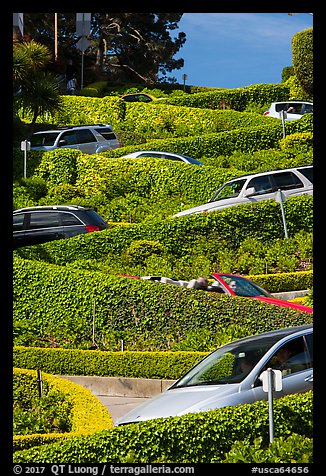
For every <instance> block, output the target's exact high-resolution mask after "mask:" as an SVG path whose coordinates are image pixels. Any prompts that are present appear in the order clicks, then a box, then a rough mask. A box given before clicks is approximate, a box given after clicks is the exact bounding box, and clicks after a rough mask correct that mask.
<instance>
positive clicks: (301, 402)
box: [13, 391, 313, 463]
mask: <svg viewBox="0 0 326 476" xmlns="http://www.w3.org/2000/svg"><path fill="white" fill-rule="evenodd" d="M312 404H313V400H312V392H311V391H310V392H307V393H304V394H298V395H289V396H287V397H283V398H281V399H279V400H276V401H275V402H274V432H275V437H276V438H278V437H280V436H282V437H286V436H289V435H291V434H293V433H296V434H299V435H303V436H305V437H309V438H311V437H312ZM268 432H269V424H268V402H266V401H259V402H255V403H253V404H245V405H237V406H235V407H225V408H220V409H217V410H211V411H208V412H202V413H199V414H195V413H194V414H187V415H183V416H179V417H170V418H160V419H157V420H149V421H145V422H140V423H135V424H131V425H124V426H121V427H117V428H113V429H110V430H107V431H102V432H98V433H96V434H94V435H90V436H85V437H75V438H71V439H69V440H68V441H63V442H62V443H53V444H51V445H46V446H43V447H37V448H35V449H34V448H31V449H29V450H25V451H19V452H16V453H15V454H14V458H13V460H14V462H15V463H29V462H32V463H45V462H48V463H57V462H58V461H60V463H102V462H108V461H110V462H111V463H121V462H130V461H132V462H134V463H144V462H148V463H150V462H152V463H154V462H155V463H157V462H173V463H213V462H215V463H216V462H222V461H223V460H224V458H225V454H226V453H227V452H229V451H230V449H231V448H232V446H233V444H234V443H235V442H236V441H242V440H246V441H247V440H248V435H250V436H249V438H250V440H251V441H254V439H255V438H258V437H263V439H264V441H265V442H267V441H268Z"/></svg>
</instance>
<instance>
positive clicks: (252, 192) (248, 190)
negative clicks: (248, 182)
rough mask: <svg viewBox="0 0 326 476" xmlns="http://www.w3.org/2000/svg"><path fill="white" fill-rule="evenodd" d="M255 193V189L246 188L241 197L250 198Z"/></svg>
mask: <svg viewBox="0 0 326 476" xmlns="http://www.w3.org/2000/svg"><path fill="white" fill-rule="evenodd" d="M255 192H256V189H255V187H249V188H247V190H245V192H244V194H243V196H244V197H250V196H251V195H253V194H254V193H255Z"/></svg>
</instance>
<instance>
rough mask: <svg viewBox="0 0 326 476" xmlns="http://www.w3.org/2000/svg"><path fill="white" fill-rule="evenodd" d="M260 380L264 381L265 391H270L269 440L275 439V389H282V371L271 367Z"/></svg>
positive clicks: (278, 390)
mask: <svg viewBox="0 0 326 476" xmlns="http://www.w3.org/2000/svg"><path fill="white" fill-rule="evenodd" d="M259 380H261V381H262V382H263V391H264V392H267V393H268V420H269V442H270V443H273V441H274V418H273V390H274V391H275V392H280V391H281V390H282V372H281V371H280V370H273V369H271V368H270V367H269V368H268V369H267V370H265V371H264V372H262V373H261V375H260V376H259Z"/></svg>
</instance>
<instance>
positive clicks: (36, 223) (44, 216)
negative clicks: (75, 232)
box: [28, 212, 60, 229]
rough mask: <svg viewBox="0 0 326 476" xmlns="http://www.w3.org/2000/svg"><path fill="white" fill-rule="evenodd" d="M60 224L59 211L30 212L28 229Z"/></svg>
mask: <svg viewBox="0 0 326 476" xmlns="http://www.w3.org/2000/svg"><path fill="white" fill-rule="evenodd" d="M56 226H60V219H59V212H31V213H30V220H29V226H28V228H29V229H35V228H53V227H56Z"/></svg>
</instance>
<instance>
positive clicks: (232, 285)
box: [229, 280, 237, 293]
mask: <svg viewBox="0 0 326 476" xmlns="http://www.w3.org/2000/svg"><path fill="white" fill-rule="evenodd" d="M229 288H231V290H232V291H233V292H234V293H235V292H236V290H237V283H236V282H235V281H234V280H232V281H230V284H229Z"/></svg>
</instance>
